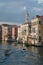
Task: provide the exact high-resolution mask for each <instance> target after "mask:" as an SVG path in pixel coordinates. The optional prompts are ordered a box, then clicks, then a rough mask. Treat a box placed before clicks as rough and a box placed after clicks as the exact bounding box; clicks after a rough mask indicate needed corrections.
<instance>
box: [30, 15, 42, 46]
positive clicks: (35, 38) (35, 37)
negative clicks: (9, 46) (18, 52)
mask: <svg viewBox="0 0 43 65" xmlns="http://www.w3.org/2000/svg"><path fill="white" fill-rule="evenodd" d="M31 36H32V37H31V39H32V45H38V46H39V45H41V42H42V41H41V40H43V21H42V19H41V17H39V16H36V17H35V18H34V19H32V20H31Z"/></svg>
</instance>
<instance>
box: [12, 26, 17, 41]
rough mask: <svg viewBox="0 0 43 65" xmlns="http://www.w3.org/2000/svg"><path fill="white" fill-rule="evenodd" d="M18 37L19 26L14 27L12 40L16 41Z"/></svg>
mask: <svg viewBox="0 0 43 65" xmlns="http://www.w3.org/2000/svg"><path fill="white" fill-rule="evenodd" d="M17 36H18V26H17V25H12V39H13V40H16V39H17Z"/></svg>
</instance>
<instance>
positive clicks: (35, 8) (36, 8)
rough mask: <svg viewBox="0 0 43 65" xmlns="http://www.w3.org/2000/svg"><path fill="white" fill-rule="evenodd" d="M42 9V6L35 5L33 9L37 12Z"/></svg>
mask: <svg viewBox="0 0 43 65" xmlns="http://www.w3.org/2000/svg"><path fill="white" fill-rule="evenodd" d="M41 10H42V9H41V8H38V7H33V11H35V12H39V11H41Z"/></svg>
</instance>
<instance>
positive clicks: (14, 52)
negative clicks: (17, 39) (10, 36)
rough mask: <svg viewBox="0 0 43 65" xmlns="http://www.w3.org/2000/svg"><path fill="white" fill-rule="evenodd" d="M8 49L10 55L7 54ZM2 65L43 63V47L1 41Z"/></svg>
mask: <svg viewBox="0 0 43 65" xmlns="http://www.w3.org/2000/svg"><path fill="white" fill-rule="evenodd" d="M7 50H9V55H5V52H6V51H7ZM0 65H43V47H42V48H41V47H31V46H30V47H25V46H24V45H23V44H17V43H14V42H12V43H11V42H10V43H7V42H4V41H3V42H2V43H1V42H0Z"/></svg>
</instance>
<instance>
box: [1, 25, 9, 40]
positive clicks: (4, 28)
mask: <svg viewBox="0 0 43 65" xmlns="http://www.w3.org/2000/svg"><path fill="white" fill-rule="evenodd" d="M7 39H8V24H2V40H7Z"/></svg>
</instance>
